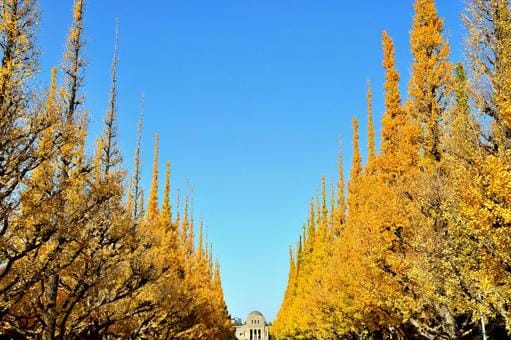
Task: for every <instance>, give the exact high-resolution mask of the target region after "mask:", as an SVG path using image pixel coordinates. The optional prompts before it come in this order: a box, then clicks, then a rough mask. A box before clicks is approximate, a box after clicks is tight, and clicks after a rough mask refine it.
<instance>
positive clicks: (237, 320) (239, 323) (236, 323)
mask: <svg viewBox="0 0 511 340" xmlns="http://www.w3.org/2000/svg"><path fill="white" fill-rule="evenodd" d="M231 321H232V323H233V324H234V326H242V325H243V322H242V321H241V318H237V317H232V318H231Z"/></svg>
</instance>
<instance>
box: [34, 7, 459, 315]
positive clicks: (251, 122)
mask: <svg viewBox="0 0 511 340" xmlns="http://www.w3.org/2000/svg"><path fill="white" fill-rule="evenodd" d="M437 2H438V8H439V11H440V14H441V16H443V17H444V18H445V19H446V20H447V21H446V29H447V31H446V34H447V36H448V38H449V40H450V41H451V44H452V49H453V51H454V52H453V58H454V59H459V58H460V55H461V54H462V50H463V47H462V38H461V37H462V24H461V21H460V19H459V17H460V12H461V10H462V7H463V0H438V1H437ZM71 7H72V0H41V10H42V12H43V14H42V20H41V25H40V34H39V44H40V46H41V49H42V52H43V55H42V57H41V69H42V72H43V75H42V79H43V81H44V82H46V83H47V81H48V78H49V77H48V75H49V68H50V67H51V66H53V65H56V64H58V63H60V60H61V54H62V51H63V49H64V42H65V36H66V33H67V29H68V27H69V25H70V21H71ZM411 15H412V0H405V1H403V0H387V1H381V0H361V1H339V0H320V1H319V0H316V1H312V0H258V1H250V0H219V1H211V0H179V1H178V0H153V1H130V0H87V6H86V37H87V49H86V57H87V60H88V67H87V74H86V76H87V83H86V97H87V105H86V106H87V108H88V110H89V111H90V113H91V141H92V140H93V138H94V137H95V136H96V135H97V133H98V130H99V129H100V124H101V120H102V117H103V115H104V112H105V110H106V107H107V100H108V88H109V77H110V63H111V57H112V49H113V39H114V26H115V18H116V17H119V20H120V47H119V53H120V56H119V57H120V64H119V128H120V139H121V143H120V144H121V147H122V150H123V153H124V156H125V157H124V159H125V162H126V166H127V168H128V169H131V167H132V166H131V164H132V159H133V157H132V155H133V150H134V145H135V139H136V121H137V116H138V108H139V96H140V93H141V91H144V92H145V97H146V114H145V119H144V134H143V143H144V145H143V150H142V151H143V164H144V165H143V172H144V185H145V187H146V188H148V187H149V179H150V170H151V169H150V166H151V158H152V147H153V136H154V133H155V132H159V133H160V136H161V138H160V143H161V150H160V155H161V170H162V171H163V168H164V161H165V160H171V161H172V163H173V181H174V183H175V186H179V187H181V188H183V189H186V187H187V186H188V187H192V188H193V190H194V193H195V194H194V196H195V212H196V215H197V216H199V215H200V214H201V213H202V215H203V216H204V219H205V223H206V225H207V227H208V231H209V238H210V240H211V241H213V243H214V251H215V253H216V255H217V256H218V258H219V260H220V263H221V265H222V279H223V286H224V293H225V298H226V301H227V304H228V307H229V311H230V312H231V314H232V315H233V316H238V317H242V318H245V316H246V315H247V313H248V312H250V311H251V310H254V309H257V310H260V311H261V312H262V313H263V314H265V315H266V317H267V319H269V320H272V319H273V318H274V316H275V314H276V313H277V310H278V308H279V305H280V302H281V300H282V295H283V293H284V289H285V285H286V282H287V275H288V247H289V245H290V244H295V242H296V240H297V238H298V235H299V233H300V231H301V228H302V225H303V223H304V221H305V219H306V215H307V209H308V202H309V200H310V198H311V196H312V195H314V194H315V192H316V191H317V188H318V187H319V184H320V177H321V176H322V175H325V176H327V178H335V176H336V162H337V154H338V137H339V136H340V135H342V137H343V140H344V147H343V149H344V150H343V152H344V156H345V162H344V166H345V170H346V172H348V171H349V166H350V158H351V136H352V133H351V117H352V116H357V117H359V118H360V120H361V126H362V128H363V129H364V130H362V134H363V136H362V138H361V143H363V144H362V145H365V141H366V139H365V135H364V133H365V122H366V116H365V114H366V113H365V112H366V103H365V93H366V80H367V79H368V78H370V79H371V80H372V82H373V87H374V92H375V95H374V100H375V114H376V119H377V120H379V118H380V117H381V113H382V110H383V98H382V92H383V90H382V80H383V72H382V68H381V66H380V65H381V56H382V53H381V44H380V37H381V35H380V33H381V31H382V30H384V29H385V30H387V31H388V32H389V33H390V34H391V36H392V37H393V38H394V39H395V43H396V48H397V58H398V66H399V69H400V71H401V74H402V79H403V84H402V85H403V86H402V88H403V90H404V89H405V88H406V81H407V78H408V70H409V68H410V56H409V44H408V32H409V31H410V27H411ZM187 182H189V183H190V184H189V185H187V184H186V183H187Z"/></svg>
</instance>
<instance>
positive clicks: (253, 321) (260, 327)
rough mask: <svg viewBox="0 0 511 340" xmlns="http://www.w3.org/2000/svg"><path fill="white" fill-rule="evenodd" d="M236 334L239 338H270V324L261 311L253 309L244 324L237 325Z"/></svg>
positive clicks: (239, 339) (242, 339)
mask: <svg viewBox="0 0 511 340" xmlns="http://www.w3.org/2000/svg"><path fill="white" fill-rule="evenodd" d="M234 336H235V337H236V339H238V340H270V339H271V337H270V326H268V325H267V324H266V320H265V319H264V316H263V314H261V312H258V311H253V312H250V313H249V314H248V316H247V320H246V322H245V324H244V325H241V326H236V333H235V334H234Z"/></svg>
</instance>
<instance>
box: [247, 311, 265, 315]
mask: <svg viewBox="0 0 511 340" xmlns="http://www.w3.org/2000/svg"><path fill="white" fill-rule="evenodd" d="M248 316H263V313H261V312H260V311H257V310H255V311H252V312H250V313H248Z"/></svg>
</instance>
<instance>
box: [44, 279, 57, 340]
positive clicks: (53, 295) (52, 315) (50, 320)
mask: <svg viewBox="0 0 511 340" xmlns="http://www.w3.org/2000/svg"><path fill="white" fill-rule="evenodd" d="M58 283H59V277H58V275H57V274H53V275H51V276H50V277H49V278H48V282H47V283H46V287H45V292H44V295H45V299H46V304H45V306H44V311H43V320H44V324H45V325H44V331H43V340H53V339H54V338H55V326H56V323H57V309H56V307H57V289H58Z"/></svg>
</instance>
